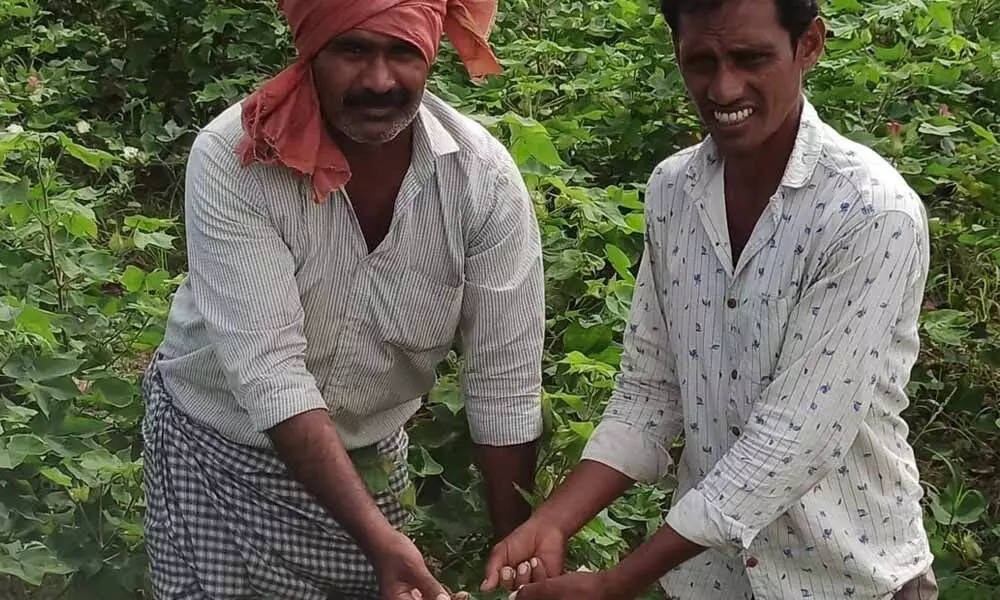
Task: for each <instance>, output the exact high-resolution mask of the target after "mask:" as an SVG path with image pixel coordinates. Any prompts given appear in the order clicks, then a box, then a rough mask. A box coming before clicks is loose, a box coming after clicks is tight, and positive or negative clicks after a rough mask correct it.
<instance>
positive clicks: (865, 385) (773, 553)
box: [483, 0, 937, 600]
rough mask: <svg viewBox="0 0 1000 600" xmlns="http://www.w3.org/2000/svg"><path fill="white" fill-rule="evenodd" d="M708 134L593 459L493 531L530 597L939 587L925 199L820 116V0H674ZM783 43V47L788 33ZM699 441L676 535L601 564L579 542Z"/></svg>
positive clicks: (657, 221)
mask: <svg viewBox="0 0 1000 600" xmlns="http://www.w3.org/2000/svg"><path fill="white" fill-rule="evenodd" d="M663 12H664V14H665V15H666V18H667V21H668V23H669V24H670V26H671V29H672V33H673V36H674V40H675V48H676V55H677V60H678V64H679V66H680V70H681V73H682V74H683V76H684V81H685V84H686V86H687V88H688V91H689V93H690V96H691V98H692V99H693V100H694V103H695V105H696V106H697V108H698V111H699V113H700V115H701V117H702V120H703V121H704V123H705V125H706V127H707V129H708V131H709V133H710V134H711V135H710V137H708V138H707V139H706V140H705V142H704V143H701V144H699V145H697V146H695V147H693V148H689V149H687V150H684V151H681V152H679V153H678V154H676V155H674V156H672V157H670V158H668V159H667V160H665V161H664V162H663V163H662V164H660V165H659V166H658V167H657V168H656V170H655V173H654V174H653V175H652V177H651V179H650V181H649V187H648V192H647V195H646V224H647V236H646V248H645V253H644V255H643V258H642V261H641V264H640V267H639V276H638V281H637V283H636V291H635V296H634V300H633V306H632V317H631V323H630V325H629V327H628V329H627V331H626V336H625V353H624V355H623V358H622V369H623V371H622V374H621V378H620V381H619V384H618V387H617V390H616V392H615V394H614V395H613V397H612V399H611V401H610V404H609V406H608V408H607V411H606V414H605V416H604V418H603V420H602V422H601V424H600V426H599V427H598V428H597V430H596V431H595V433H594V435H593V438H592V439H591V441H590V443H589V445H588V447H587V449H586V452H585V453H584V457H583V458H584V460H583V461H582V462H581V464H580V465H579V466H578V467H577V468H576V469H575V470H574V471H573V473H571V474H570V476H569V477H568V479H567V480H566V481H565V482H564V483H563V484H562V485H561V487H559V488H558V489H557V490H556V491H555V492H554V493H553V495H552V497H551V498H550V499H549V500H548V501H547V502H546V503H545V504H544V505H542V506H541V507H540V508H538V509H537V510H536V511H535V514H534V516H532V518H531V519H529V521H528V522H527V523H526V524H525V525H523V526H522V527H520V528H519V529H518V530H516V531H515V532H514V533H513V534H511V535H510V536H509V537H508V538H507V539H506V540H504V541H503V542H501V543H500V544H499V545H498V546H497V547H496V548H495V550H494V552H493V555H492V556H491V559H490V561H489V563H488V566H487V570H486V574H487V580H486V581H485V582H484V585H483V587H484V588H485V589H494V588H495V587H496V586H497V585H498V584H500V585H503V586H504V587H506V588H508V589H511V588H516V587H520V586H524V587H523V588H521V589H520V591H519V592H518V593H517V600H538V599H560V600H570V599H572V600H587V599H612V598H613V599H628V598H635V597H637V596H638V595H639V594H640V593H641V592H642V591H643V590H644V589H645V588H646V587H648V586H649V585H651V584H652V583H654V582H655V581H656V580H657V579H658V578H660V581H661V583H662V585H663V587H664V589H665V590H666V593H667V595H668V597H670V598H674V599H682V600H709V599H713V600H714V599H720V600H734V599H747V598H756V600H775V599H787V598H815V599H823V600H831V599H839V598H855V599H856V598H868V599H876V598H877V599H889V598H897V599H907V600H917V599H921V600H929V599H933V598H935V597H936V596H937V587H936V585H935V582H934V578H933V575H932V572H931V570H930V567H931V562H932V556H931V553H930V551H929V548H928V541H927V538H926V534H925V532H924V529H923V524H922V518H921V517H922V512H921V505H920V500H921V495H922V492H921V487H920V482H919V478H918V473H917V468H916V465H915V462H914V455H913V451H912V449H911V448H910V446H909V445H908V444H907V434H908V429H907V425H906V423H905V422H904V421H903V420H902V419H901V418H900V412H901V411H902V410H903V409H905V408H906V406H907V403H908V400H907V397H906V394H905V393H904V388H905V386H906V383H907V380H908V377H909V372H910V369H911V367H912V366H913V364H914V361H915V358H916V356H917V348H918V344H919V338H918V328H917V317H918V313H919V311H920V306H921V299H922V296H923V287H924V283H925V279H926V274H927V267H928V233H927V224H926V218H925V215H924V211H923V208H922V204H921V201H920V199H919V198H918V197H917V195H916V194H915V193H914V192H913V191H912V190H911V189H910V188H909V187H908V186H907V185H906V183H905V182H904V180H903V179H902V177H901V176H900V175H899V173H897V172H896V171H895V170H894V169H893V168H892V167H891V166H890V165H889V164H888V163H886V161H884V160H883V159H882V158H881V157H879V156H878V155H876V154H875V153H874V152H872V151H871V150H869V149H867V148H865V147H862V146H860V145H858V144H855V143H853V142H850V141H848V140H847V139H845V138H843V137H841V136H840V135H838V134H837V133H836V132H835V131H833V130H832V129H831V128H830V127H828V126H827V125H825V124H824V123H823V122H822V121H821V120H820V118H819V117H818V116H817V113H816V111H815V110H814V109H813V107H812V106H811V105H810V104H809V102H808V101H806V100H805V99H804V97H803V89H802V79H803V76H804V74H805V73H806V72H807V71H808V70H809V69H810V68H811V67H813V65H814V64H815V63H816V61H817V60H818V58H819V56H820V54H821V50H822V48H823V43H824V38H825V34H826V31H825V28H824V25H823V22H822V21H821V20H820V19H819V18H818V8H817V5H816V2H815V0H728V1H727V0H714V1H707V2H706V1H705V0H664V1H663ZM789 41H790V42H791V43H789ZM681 434H683V435H684V436H685V440H686V444H685V449H684V452H683V455H682V456H681V459H680V464H679V465H678V470H677V477H678V489H677V490H676V492H675V494H674V497H673V498H674V501H673V504H672V506H671V508H670V510H669V512H668V513H667V515H666V525H665V526H663V527H662V528H661V529H660V531H658V532H657V533H656V534H655V535H654V536H653V537H652V538H651V539H650V540H648V541H647V542H646V543H645V544H643V545H642V546H641V547H640V548H638V549H637V550H636V551H635V552H633V553H632V554H630V555H629V556H628V557H626V558H625V559H624V560H623V561H622V562H621V563H620V564H619V565H616V566H615V567H614V568H612V569H610V570H608V571H604V572H600V573H572V574H568V575H562V576H558V577H554V578H547V577H551V576H553V575H559V573H560V572H561V570H562V568H563V564H562V563H563V559H564V553H565V544H566V540H567V539H568V538H569V537H570V536H571V535H573V534H574V533H575V532H576V531H578V530H579V529H580V528H581V527H582V526H583V525H585V524H586V523H587V522H588V521H589V520H590V519H591V518H593V517H594V516H595V515H596V514H597V513H598V512H599V511H600V510H602V509H603V508H605V507H606V506H608V505H609V504H610V503H611V502H612V501H613V500H614V499H615V498H617V497H619V496H620V495H621V494H622V493H623V492H624V491H625V490H626V489H627V488H628V487H629V486H631V485H632V484H633V482H634V481H636V480H639V481H644V482H652V481H655V480H656V479H658V478H659V477H660V476H662V475H664V474H665V472H666V471H667V468H668V466H669V465H670V455H669V454H668V449H669V448H670V446H671V443H672V442H673V441H674V440H675V439H676V438H677V437H678V436H679V435H681Z"/></svg>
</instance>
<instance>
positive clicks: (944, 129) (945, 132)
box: [918, 123, 962, 137]
mask: <svg viewBox="0 0 1000 600" xmlns="http://www.w3.org/2000/svg"><path fill="white" fill-rule="evenodd" d="M918 131H919V132H920V133H926V134H928V135H936V136H938V137H949V136H951V134H953V133H958V132H959V131H962V130H961V128H959V127H955V126H954V125H931V124H930V123H921V124H920V127H919V128H918Z"/></svg>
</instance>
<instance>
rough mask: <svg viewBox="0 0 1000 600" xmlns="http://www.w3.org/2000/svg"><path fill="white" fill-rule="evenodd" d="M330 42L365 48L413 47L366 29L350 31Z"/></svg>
mask: <svg viewBox="0 0 1000 600" xmlns="http://www.w3.org/2000/svg"><path fill="white" fill-rule="evenodd" d="M330 41H331V42H337V43H343V42H351V43H358V44H364V45H367V46H394V45H397V44H406V45H407V46H412V45H413V44H411V43H410V42H408V41H406V40H404V39H402V38H399V37H396V36H392V35H388V34H385V33H379V32H377V31H368V30H367V29H351V30H349V31H345V32H344V33H341V34H340V35H338V36H335V37H334V38H333V39H331V40H330Z"/></svg>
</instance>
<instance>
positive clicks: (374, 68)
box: [361, 55, 396, 94]
mask: <svg viewBox="0 0 1000 600" xmlns="http://www.w3.org/2000/svg"><path fill="white" fill-rule="evenodd" d="M361 84H362V85H363V86H364V87H365V88H366V89H368V90H371V91H372V92H375V93H377V94H386V93H388V92H390V91H392V90H393V89H395V88H396V76H395V74H393V71H392V65H390V64H389V61H388V60H386V58H385V56H382V55H378V56H376V57H375V58H374V59H373V60H372V61H371V62H370V63H369V64H368V68H366V69H365V70H364V73H363V74H362V76H361Z"/></svg>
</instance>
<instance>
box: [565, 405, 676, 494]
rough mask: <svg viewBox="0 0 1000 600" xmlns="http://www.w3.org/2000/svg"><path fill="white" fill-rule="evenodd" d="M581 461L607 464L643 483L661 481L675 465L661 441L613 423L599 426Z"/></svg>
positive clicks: (629, 427) (618, 423)
mask: <svg viewBox="0 0 1000 600" xmlns="http://www.w3.org/2000/svg"><path fill="white" fill-rule="evenodd" d="M580 458H581V460H592V461H594V462H599V463H601V464H604V465H607V466H609V467H611V468H612V469H614V470H616V471H618V472H619V473H622V474H624V475H627V476H628V477H630V478H632V479H634V480H636V481H640V482H642V483H653V482H655V481H657V480H658V479H660V478H661V477H663V476H664V475H666V474H667V469H669V468H670V465H671V464H673V459H671V458H670V453H669V452H668V449H667V448H665V447H664V445H663V443H662V442H661V441H659V440H656V439H654V438H653V437H651V436H650V435H649V434H647V433H645V432H643V431H639V430H637V429H635V428H634V427H632V426H631V425H628V424H627V423H622V422H620V421H610V420H603V421H601V423H600V424H599V425H598V426H597V429H595V430H594V433H593V434H591V436H590V440H588V441H587V446H586V447H585V448H584V449H583V455H582V456H581V457H580Z"/></svg>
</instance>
